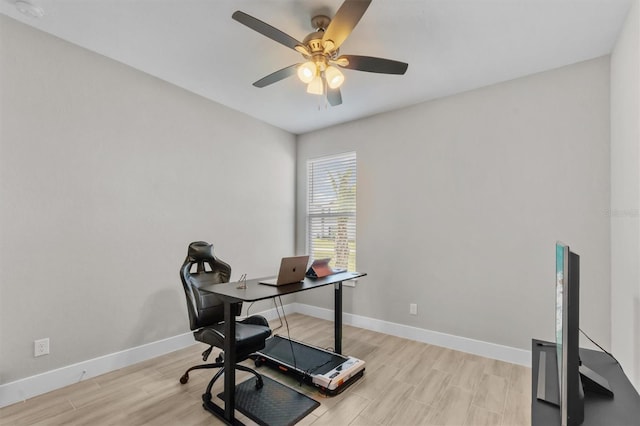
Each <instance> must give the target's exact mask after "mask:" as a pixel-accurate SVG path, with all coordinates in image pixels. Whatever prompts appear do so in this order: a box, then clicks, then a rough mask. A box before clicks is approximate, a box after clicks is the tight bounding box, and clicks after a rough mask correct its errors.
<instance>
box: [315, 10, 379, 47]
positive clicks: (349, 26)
mask: <svg viewBox="0 0 640 426" xmlns="http://www.w3.org/2000/svg"><path fill="white" fill-rule="evenodd" d="M370 3H371V0H345V2H344V3H342V6H340V9H338V11H337V12H336V16H334V17H333V19H332V20H331V23H330V24H329V26H328V27H327V29H326V30H325V32H324V36H323V37H322V40H323V41H327V40H331V41H333V44H334V49H337V48H339V47H340V45H341V44H342V43H344V41H345V40H346V39H347V37H349V34H351V31H353V29H354V28H355V26H356V25H357V24H358V22H359V21H360V18H362V15H364V12H366V10H367V8H368V7H369V4H370Z"/></svg>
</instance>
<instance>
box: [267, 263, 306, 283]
mask: <svg viewBox="0 0 640 426" xmlns="http://www.w3.org/2000/svg"><path fill="white" fill-rule="evenodd" d="M307 263H309V256H293V257H283V258H282V260H281V261H280V271H278V277H277V278H274V279H271V280H263V281H260V284H266V285H285V284H293V283H298V282H300V281H302V280H303V279H304V274H305V272H307Z"/></svg>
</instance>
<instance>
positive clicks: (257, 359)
mask: <svg viewBox="0 0 640 426" xmlns="http://www.w3.org/2000/svg"><path fill="white" fill-rule="evenodd" d="M253 365H255V366H256V368H258V367H260V366H262V361H261V360H260V358H256V359H255V360H254V361H253Z"/></svg>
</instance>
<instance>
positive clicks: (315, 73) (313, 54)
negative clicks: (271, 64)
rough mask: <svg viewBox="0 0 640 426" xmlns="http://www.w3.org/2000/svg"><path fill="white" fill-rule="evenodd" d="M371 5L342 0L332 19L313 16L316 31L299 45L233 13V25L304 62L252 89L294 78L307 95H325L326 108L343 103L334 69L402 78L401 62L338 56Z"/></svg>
mask: <svg viewBox="0 0 640 426" xmlns="http://www.w3.org/2000/svg"><path fill="white" fill-rule="evenodd" d="M370 3H371V0H345V1H344V3H342V5H341V6H340V8H339V9H338V11H337V12H336V14H335V16H334V17H333V19H330V18H329V17H327V16H325V15H318V16H314V17H313V18H312V19H311V24H312V25H313V28H315V29H316V31H314V32H312V33H310V34H309V35H307V36H306V37H305V38H304V40H303V41H302V42H299V41H298V40H296V39H295V38H293V37H291V36H290V35H288V34H286V33H284V32H282V31H280V30H279V29H277V28H275V27H272V26H271V25H269V24H267V23H265V22H262V21H260V20H259V19H257V18H254V17H253V16H251V15H247V14H246V13H244V12H242V11H239V10H238V11H236V12H234V13H233V15H232V16H231V17H232V18H233V19H235V20H236V21H238V22H240V23H241V24H243V25H246V26H247V27H249V28H251V29H252V30H254V31H257V32H259V33H260V34H262V35H264V36H265V37H268V38H270V39H272V40H274V41H276V42H278V43H280V44H282V45H284V46H286V47H289V48H290V49H293V50H295V51H297V52H298V53H300V54H301V55H302V56H303V58H304V59H305V60H304V62H303V63H300V64H294V65H290V66H288V67H285V68H283V69H281V70H278V71H276V72H274V73H271V74H269V75H267V76H266V77H263V78H261V79H260V80H258V81H256V82H255V83H253V85H254V86H256V87H265V86H268V85H270V84H273V83H276V82H278V81H280V80H283V79H285V78H287V77H290V76H292V75H294V74H297V76H298V78H299V79H300V81H302V82H303V83H305V84H307V93H311V94H314V95H324V94H326V96H327V100H328V102H329V104H330V105H331V106H336V105H340V104H341V103H342V95H341V93H340V87H341V86H342V84H343V83H344V80H345V77H344V74H343V73H342V72H341V71H340V70H339V69H338V68H337V67H341V68H346V69H351V70H356V71H366V72H373V73H379V74H396V75H401V74H404V73H405V72H406V71H407V67H408V66H409V65H408V64H407V63H404V62H399V61H394V60H391V59H383V58H375V57H371V56H357V55H342V56H339V50H340V46H341V45H342V43H343V42H344V41H345V40H346V39H347V37H348V36H349V34H351V31H353V29H354V28H355V26H356V24H357V23H358V22H359V21H360V18H362V15H364V13H365V12H366V10H367V8H368V7H369V4H370Z"/></svg>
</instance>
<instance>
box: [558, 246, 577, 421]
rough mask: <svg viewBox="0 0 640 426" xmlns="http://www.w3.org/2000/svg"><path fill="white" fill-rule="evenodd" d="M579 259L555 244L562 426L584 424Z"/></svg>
mask: <svg viewBox="0 0 640 426" xmlns="http://www.w3.org/2000/svg"><path fill="white" fill-rule="evenodd" d="M579 319H580V256H578V255H577V254H575V253H573V252H571V250H570V249H569V246H568V245H566V244H563V243H561V242H557V243H556V360H557V365H558V390H559V396H560V401H559V403H560V416H561V417H560V418H561V422H562V425H563V426H569V425H580V424H582V422H583V421H584V391H583V388H582V383H581V380H580V374H579V369H580V355H579V332H580V328H579Z"/></svg>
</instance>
